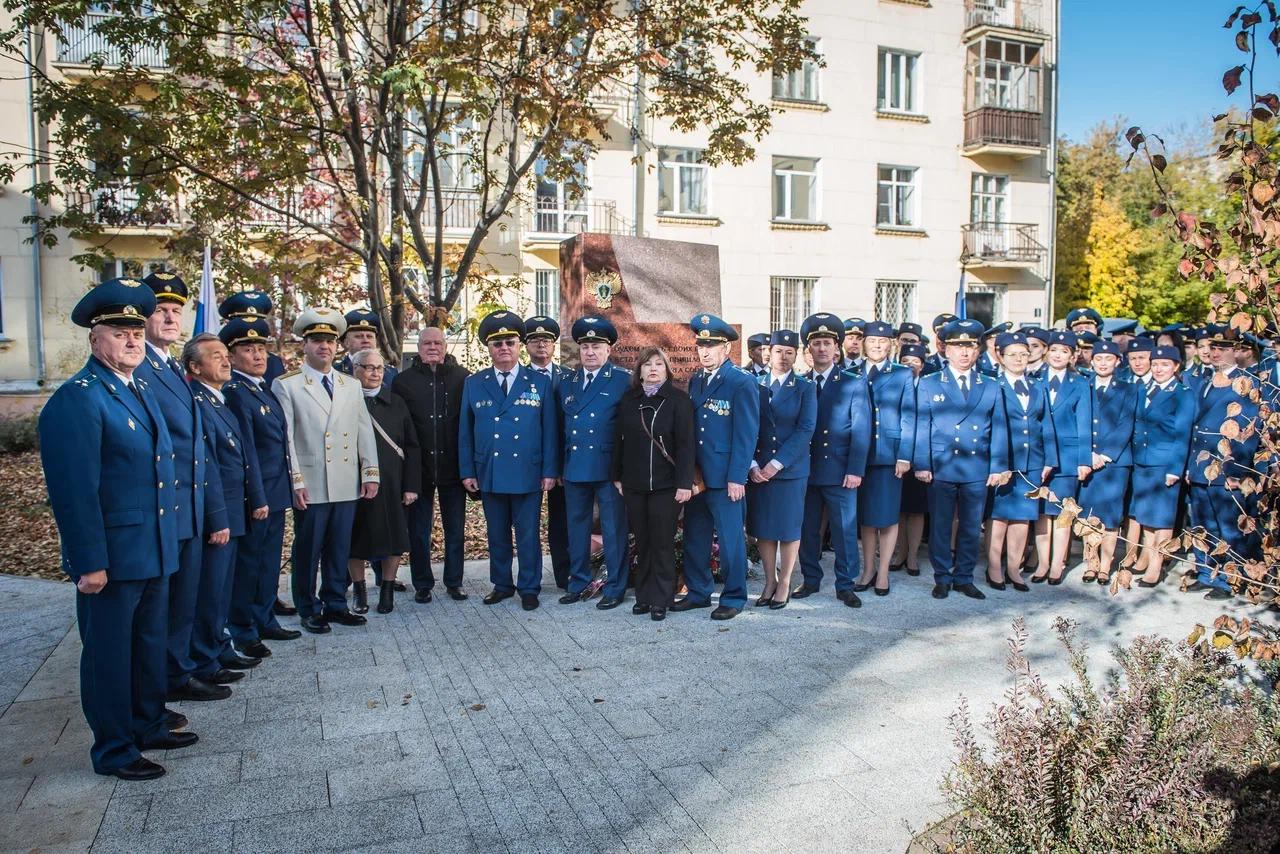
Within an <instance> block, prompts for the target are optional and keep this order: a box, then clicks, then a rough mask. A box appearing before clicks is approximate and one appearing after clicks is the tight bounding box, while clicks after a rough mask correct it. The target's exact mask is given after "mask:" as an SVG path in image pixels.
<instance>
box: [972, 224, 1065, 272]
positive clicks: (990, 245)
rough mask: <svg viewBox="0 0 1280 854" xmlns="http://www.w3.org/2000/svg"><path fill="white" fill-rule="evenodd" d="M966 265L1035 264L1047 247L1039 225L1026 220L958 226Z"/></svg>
mask: <svg viewBox="0 0 1280 854" xmlns="http://www.w3.org/2000/svg"><path fill="white" fill-rule="evenodd" d="M960 233H961V235H962V236H963V238H964V252H963V255H962V257H963V259H964V261H965V265H966V266H969V267H1026V268H1031V267H1038V266H1039V265H1040V264H1041V263H1043V262H1044V261H1045V259H1046V258H1047V257H1048V254H1049V250H1048V248H1047V247H1045V245H1044V244H1042V243H1041V242H1040V240H1039V235H1040V226H1038V225H1036V224H1035V223H1028V222H971V223H966V224H964V225H962V226H960Z"/></svg>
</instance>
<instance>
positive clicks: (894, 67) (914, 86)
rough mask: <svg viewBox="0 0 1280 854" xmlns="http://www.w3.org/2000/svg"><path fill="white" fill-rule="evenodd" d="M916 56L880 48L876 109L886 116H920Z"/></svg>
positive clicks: (893, 49) (918, 77) (915, 54)
mask: <svg viewBox="0 0 1280 854" xmlns="http://www.w3.org/2000/svg"><path fill="white" fill-rule="evenodd" d="M919 66H920V54H918V53H912V52H910V51H905V50H897V49H896V48H888V47H882V48H880V69H879V72H878V81H877V85H876V97H877V101H876V106H877V108H878V109H880V110H883V111H885V112H890V113H920V112H922V105H921V103H920V73H919Z"/></svg>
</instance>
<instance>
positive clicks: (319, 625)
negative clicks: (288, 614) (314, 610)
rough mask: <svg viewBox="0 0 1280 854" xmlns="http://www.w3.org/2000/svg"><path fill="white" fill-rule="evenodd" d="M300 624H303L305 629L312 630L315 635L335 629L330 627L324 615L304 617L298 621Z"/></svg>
mask: <svg viewBox="0 0 1280 854" xmlns="http://www.w3.org/2000/svg"><path fill="white" fill-rule="evenodd" d="M298 625H300V626H302V628H303V629H305V630H306V631H309V632H311V634H313V635H324V634H328V633H329V632H331V631H333V630H332V629H330V628H329V623H328V621H327V620H325V618H324V617H318V616H312V617H303V618H302V619H301V620H300V621H299V622H298Z"/></svg>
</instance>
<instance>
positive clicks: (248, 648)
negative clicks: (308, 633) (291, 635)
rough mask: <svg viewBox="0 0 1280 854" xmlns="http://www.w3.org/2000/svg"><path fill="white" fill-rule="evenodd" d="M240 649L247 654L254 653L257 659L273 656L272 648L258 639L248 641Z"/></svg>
mask: <svg viewBox="0 0 1280 854" xmlns="http://www.w3.org/2000/svg"><path fill="white" fill-rule="evenodd" d="M295 634H301V632H295ZM240 649H241V651H242V652H244V654H245V655H252V656H253V657H254V658H257V659H263V658H270V657H271V649H270V648H269V647H268V646H267V645H266V644H265V643H263V642H262V641H260V640H256V641H254V642H253V643H247V644H245V645H244V646H242V647H240Z"/></svg>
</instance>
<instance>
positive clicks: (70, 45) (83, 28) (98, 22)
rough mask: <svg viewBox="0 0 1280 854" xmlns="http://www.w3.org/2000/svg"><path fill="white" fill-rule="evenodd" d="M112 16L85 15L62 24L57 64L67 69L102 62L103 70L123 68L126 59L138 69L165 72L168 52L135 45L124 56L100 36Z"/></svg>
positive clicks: (109, 13)
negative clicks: (104, 67) (163, 69)
mask: <svg viewBox="0 0 1280 854" xmlns="http://www.w3.org/2000/svg"><path fill="white" fill-rule="evenodd" d="M116 17H117V16H116V14H115V13H114V12H101V11H99V12H93V11H90V12H86V13H85V14H84V15H82V16H81V17H79V18H77V19H75V20H73V21H65V22H63V24H62V34H61V35H60V36H59V37H58V54H57V55H58V62H59V63H64V64H67V65H92V64H93V63H94V62H97V61H98V60H99V59H101V61H102V63H103V65H105V66H119V65H124V64H125V61H126V59H127V60H128V62H129V63H130V64H132V65H134V66H137V67H141V68H156V69H161V68H167V67H168V66H169V54H168V51H167V50H166V49H165V48H164V47H162V46H157V45H138V46H137V47H136V48H134V50H133V51H132V53H131V55H128V56H126V53H125V51H124V50H122V49H121V48H120V47H119V46H118V45H113V44H111V43H110V42H109V41H108V40H107V37H106V36H105V35H104V34H103V32H102V28H103V26H104V25H110V23H111V22H112V21H114V20H115V19H116Z"/></svg>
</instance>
